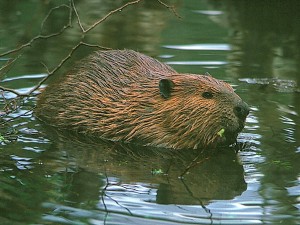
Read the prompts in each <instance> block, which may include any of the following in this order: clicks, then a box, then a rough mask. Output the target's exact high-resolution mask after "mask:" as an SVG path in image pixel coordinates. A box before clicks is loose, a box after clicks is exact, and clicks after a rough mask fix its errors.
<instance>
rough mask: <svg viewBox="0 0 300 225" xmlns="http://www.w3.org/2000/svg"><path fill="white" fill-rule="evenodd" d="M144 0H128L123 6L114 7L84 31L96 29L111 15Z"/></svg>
mask: <svg viewBox="0 0 300 225" xmlns="http://www.w3.org/2000/svg"><path fill="white" fill-rule="evenodd" d="M141 1H142V0H136V1H131V2H127V3H126V4H124V5H122V6H121V7H119V8H117V9H114V10H112V11H110V12H109V13H107V14H106V15H105V16H104V17H102V19H100V20H98V21H96V22H95V23H94V24H93V25H91V26H90V27H89V28H87V29H86V30H84V33H87V32H89V31H90V30H92V29H94V28H95V27H96V26H97V25H98V24H100V23H102V22H103V21H105V20H106V19H107V18H108V17H110V16H111V15H113V14H115V13H116V12H120V11H122V10H123V9H125V8H126V7H128V6H130V5H134V4H138V3H140V2H141Z"/></svg>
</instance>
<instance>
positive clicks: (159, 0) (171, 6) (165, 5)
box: [157, 0, 181, 19]
mask: <svg viewBox="0 0 300 225" xmlns="http://www.w3.org/2000/svg"><path fill="white" fill-rule="evenodd" d="M157 1H158V2H159V3H160V4H161V5H163V6H164V7H166V8H167V9H169V10H170V11H171V12H172V13H173V14H174V15H175V16H176V17H178V18H180V19H181V16H180V15H179V14H178V13H177V11H176V8H175V6H173V5H167V4H166V3H164V2H163V1H161V0H157Z"/></svg>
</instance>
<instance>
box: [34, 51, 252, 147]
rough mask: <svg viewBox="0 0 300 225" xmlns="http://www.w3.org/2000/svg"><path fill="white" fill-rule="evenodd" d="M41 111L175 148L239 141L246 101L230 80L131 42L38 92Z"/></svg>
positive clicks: (83, 127) (65, 125)
mask: <svg viewBox="0 0 300 225" xmlns="http://www.w3.org/2000/svg"><path fill="white" fill-rule="evenodd" d="M35 113H36V116H37V118H39V119H40V120H42V121H44V122H45V123H47V124H50V125H52V126H54V127H57V128H59V129H64V130H72V131H76V132H79V133H83V134H85V135H90V136H95V137H99V138H101V139H105V140H110V141H121V142H125V143H129V142H130V143H137V144H141V145H144V146H155V147H163V148H172V149H198V148H210V147H216V146H218V145H230V144H233V143H234V142H236V138H237V135H238V133H239V132H241V130H242V129H243V127H244V123H245V119H246V117H247V115H248V113H249V107H248V105H247V104H246V103H245V102H243V101H242V100H241V98H240V97H239V96H238V95H237V94H236V93H235V92H234V90H233V88H232V87H231V86H230V85H229V84H228V83H226V82H224V81H221V80H218V79H215V78H213V77H212V76H210V75H197V74H181V73H178V72H176V71H175V70H174V69H172V68H171V67H170V66H168V65H166V64H164V63H161V62H159V61H158V60H156V59H154V58H151V57H149V56H146V55H144V54H141V53H138V52H135V51H133V50H109V51H96V52H94V53H93V54H91V55H90V56H88V57H87V58H85V59H83V60H82V61H81V62H79V63H78V64H77V66H75V68H74V69H72V70H71V71H70V72H68V73H67V74H66V75H65V76H63V77H62V78H61V79H60V80H59V81H58V82H53V83H52V84H50V85H48V86H47V87H46V89H45V90H44V91H43V92H42V93H41V94H40V96H39V97H38V101H37V107H36V110H35Z"/></svg>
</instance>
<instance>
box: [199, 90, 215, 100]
mask: <svg viewBox="0 0 300 225" xmlns="http://www.w3.org/2000/svg"><path fill="white" fill-rule="evenodd" d="M202 97H203V98H207V99H211V98H212V97H213V94H212V93H211V92H209V91H206V92H203V93H202Z"/></svg>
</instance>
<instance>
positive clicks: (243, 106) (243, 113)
mask: <svg viewBox="0 0 300 225" xmlns="http://www.w3.org/2000/svg"><path fill="white" fill-rule="evenodd" d="M249 111H250V108H249V106H248V104H247V103H246V102H243V101H241V102H239V104H238V105H237V106H235V107H234V109H233V112H234V114H235V115H236V116H237V117H238V118H239V119H241V120H243V121H244V120H245V119H246V117H247V116H248V114H249Z"/></svg>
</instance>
